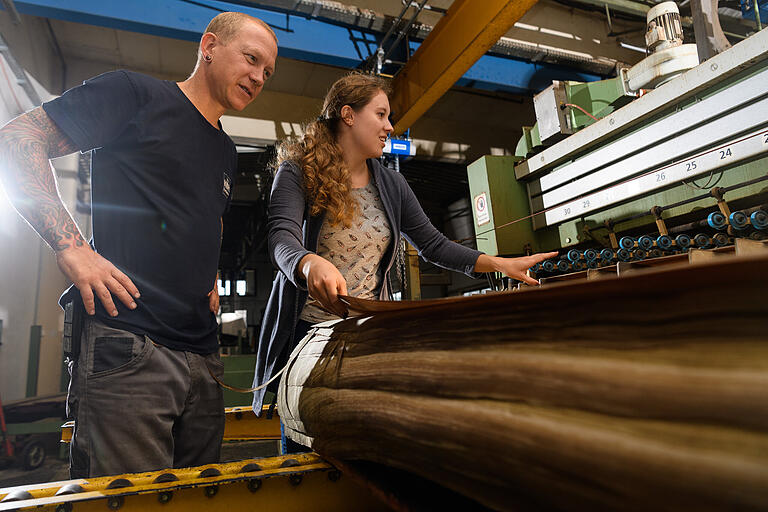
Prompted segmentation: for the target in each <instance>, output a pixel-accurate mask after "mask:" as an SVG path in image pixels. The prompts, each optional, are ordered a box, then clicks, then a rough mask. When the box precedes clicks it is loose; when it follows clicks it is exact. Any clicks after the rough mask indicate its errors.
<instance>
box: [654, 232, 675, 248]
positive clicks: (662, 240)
mask: <svg viewBox="0 0 768 512" xmlns="http://www.w3.org/2000/svg"><path fill="white" fill-rule="evenodd" d="M656 247H658V248H659V249H661V250H662V251H668V250H670V249H671V248H672V239H671V238H669V236H667V235H661V236H659V237H658V238H657V239H656Z"/></svg>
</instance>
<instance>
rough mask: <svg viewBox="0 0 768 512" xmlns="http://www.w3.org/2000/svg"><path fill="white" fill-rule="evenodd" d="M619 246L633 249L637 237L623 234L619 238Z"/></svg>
mask: <svg viewBox="0 0 768 512" xmlns="http://www.w3.org/2000/svg"><path fill="white" fill-rule="evenodd" d="M619 247H621V248H622V249H633V248H634V247H635V239H634V238H632V237H630V236H623V237H621V238H620V239H619Z"/></svg>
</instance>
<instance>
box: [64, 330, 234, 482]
mask: <svg viewBox="0 0 768 512" xmlns="http://www.w3.org/2000/svg"><path fill="white" fill-rule="evenodd" d="M208 368H210V369H211V371H213V372H214V374H215V375H216V376H217V377H219V378H221V376H222V374H223V372H224V367H223V365H222V363H221V359H220V358H219V355H218V353H214V354H208V355H200V354H195V353H193V352H182V351H178V350H171V349H169V348H167V347H164V346H162V345H159V344H157V343H154V342H153V341H152V340H151V339H149V338H148V337H146V336H139V335H136V334H132V333H130V332H127V331H122V330H119V329H113V328H111V327H107V326H106V325H104V324H102V323H101V322H99V321H98V320H96V319H93V318H87V319H86V320H85V321H84V324H83V331H82V336H81V345H80V355H79V357H78V359H77V362H75V363H74V364H70V368H69V369H70V375H71V380H70V384H69V394H68V396H67V412H68V416H70V417H72V418H74V420H75V429H74V432H73V437H72V443H71V445H70V458H69V462H70V475H71V478H87V477H96V476H104V475H116V474H122V473H140V472H145V471H152V470H157V469H165V468H181V467H189V466H198V465H202V464H210V463H216V462H218V461H219V450H220V448H221V438H222V435H223V433H224V401H223V398H222V391H221V388H220V387H219V386H218V384H217V383H216V381H215V380H214V379H213V378H212V377H211V375H210V373H209V372H208Z"/></svg>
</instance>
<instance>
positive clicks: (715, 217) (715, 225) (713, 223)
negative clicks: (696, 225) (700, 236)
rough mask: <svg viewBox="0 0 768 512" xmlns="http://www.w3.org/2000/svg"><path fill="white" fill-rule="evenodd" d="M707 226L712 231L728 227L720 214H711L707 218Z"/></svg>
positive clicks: (723, 216)
mask: <svg viewBox="0 0 768 512" xmlns="http://www.w3.org/2000/svg"><path fill="white" fill-rule="evenodd" d="M707 224H709V227H711V228H712V229H725V228H726V226H728V221H727V220H726V219H725V215H723V214H722V213H720V212H712V213H710V214H709V215H708V216H707Z"/></svg>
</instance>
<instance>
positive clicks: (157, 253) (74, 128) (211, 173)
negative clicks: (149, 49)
mask: <svg viewBox="0 0 768 512" xmlns="http://www.w3.org/2000/svg"><path fill="white" fill-rule="evenodd" d="M43 108H44V109H45V111H46V113H47V114H48V116H49V117H50V118H51V119H52V120H53V121H54V122H55V123H56V125H57V126H58V127H59V128H60V129H61V130H62V131H63V132H64V133H65V134H67V135H68V136H69V137H70V138H71V139H72V141H73V142H74V143H75V144H76V145H77V147H78V148H79V149H80V150H81V151H88V150H91V149H94V151H93V159H92V163H91V197H92V213H93V216H92V223H93V245H94V247H95V249H96V251H97V252H98V253H99V254H101V255H102V256H103V257H105V258H106V259H107V260H109V261H111V262H112V263H113V264H114V265H115V266H116V267H117V268H119V269H120V270H122V271H123V272H124V273H125V274H126V275H127V276H128V277H130V278H131V280H133V282H134V284H135V285H136V287H137V288H138V289H139V292H140V293H141V298H140V299H138V300H137V301H136V303H137V305H138V307H137V308H136V309H135V310H133V311H131V310H130V309H128V308H127V307H126V306H125V305H123V304H122V302H120V301H119V300H118V299H117V298H115V297H114V296H113V300H114V302H115V305H116V307H117V310H118V316H117V317H115V318H112V317H110V316H109V314H107V312H106V310H105V309H104V308H103V307H102V305H101V303H100V302H99V300H98V299H97V300H96V304H97V308H96V316H97V317H98V318H99V320H101V321H102V322H104V323H105V324H107V325H109V326H112V327H116V328H119V329H124V330H127V331H130V332H133V333H136V334H146V335H147V336H149V337H150V338H151V339H152V340H154V341H156V342H157V343H160V344H162V345H165V346H167V347H170V348H172V349H176V350H189V351H192V352H197V353H201V354H207V353H211V352H215V351H216V350H217V349H218V339H217V335H216V318H215V316H214V315H213V313H211V311H210V309H209V306H208V296H207V295H208V293H209V292H210V291H211V290H212V289H213V287H214V286H215V285H216V269H217V267H218V260H219V249H220V240H221V238H220V237H221V216H222V214H223V213H224V211H225V209H226V208H227V206H228V203H229V198H230V195H231V190H232V185H233V184H234V179H235V171H236V168H237V153H236V151H235V146H234V144H233V143H232V140H231V139H230V138H229V137H228V136H227V135H226V134H225V133H224V132H223V131H222V130H221V129H217V128H216V127H214V126H212V125H211V124H210V123H209V122H208V121H206V119H205V118H204V117H203V115H202V114H201V113H200V112H199V111H198V110H197V108H195V106H194V105H193V104H192V102H190V101H189V99H188V98H187V97H186V96H185V95H184V93H183V92H182V91H181V89H179V87H178V85H176V83H174V82H168V81H162V80H157V79H155V78H152V77H149V76H145V75H141V74H138V73H132V72H126V71H115V72H110V73H105V74H103V75H100V76H97V77H95V78H93V79H91V80H88V81H86V82H84V84H83V85H82V86H79V87H75V88H74V89H71V90H69V91H67V92H65V93H64V94H63V95H62V96H61V97H59V98H56V99H55V100H53V101H50V102H48V103H46V104H44V105H43ZM76 294H79V292H78V290H77V289H75V288H74V287H71V288H70V289H69V290H67V292H65V293H64V295H63V296H62V299H61V303H62V304H65V303H66V302H68V301H69V300H71V299H72V298H73V297H74V296H76Z"/></svg>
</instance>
